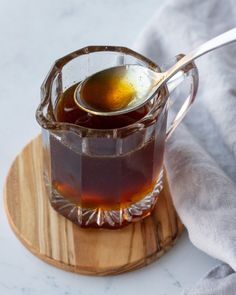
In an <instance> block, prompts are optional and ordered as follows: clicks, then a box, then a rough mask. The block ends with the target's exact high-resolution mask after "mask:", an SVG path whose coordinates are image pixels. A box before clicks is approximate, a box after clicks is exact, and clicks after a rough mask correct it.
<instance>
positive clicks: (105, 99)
mask: <svg viewBox="0 0 236 295" xmlns="http://www.w3.org/2000/svg"><path fill="white" fill-rule="evenodd" d="M234 41H236V28H234V29H231V30H229V31H227V32H225V33H223V34H221V35H219V36H217V37H215V38H213V39H211V40H209V41H207V42H205V43H204V44H202V45H201V46H199V47H198V48H197V49H195V50H193V51H192V52H190V53H189V54H187V55H185V56H184V57H183V58H181V59H180V60H179V61H178V62H177V63H176V64H174V65H173V66H172V67H171V68H170V69H169V70H167V71H166V72H163V73H158V72H155V71H153V70H151V69H148V68H146V67H143V66H141V65H132V64H130V65H124V66H118V67H112V68H108V69H105V70H103V71H100V72H97V73H95V74H93V75H91V76H90V77H88V78H87V79H85V80H84V81H83V82H82V83H80V84H79V85H78V87H77V88H76V90H75V93H74V99H75V102H76V103H77V104H78V105H79V107H80V108H82V109H83V110H85V111H87V112H88V113H92V114H95V115H100V116H115V115H116V116H117V115H120V114H124V113H128V112H131V111H134V110H136V109H138V108H140V107H142V106H143V105H144V104H146V103H147V102H148V101H149V100H150V99H152V97H153V94H154V93H156V92H157V91H158V90H159V89H160V87H162V86H163V85H164V84H165V83H167V82H168V81H169V80H170V79H171V78H172V77H173V76H174V75H175V74H176V73H178V72H179V71H180V70H182V69H183V68H184V67H185V66H186V65H187V64H189V63H191V62H192V61H193V60H195V59H197V58H198V57H200V56H202V55H204V54H206V53H208V52H209V51H212V50H214V49H216V48H219V47H221V46H224V45H227V44H229V43H231V42H234Z"/></svg>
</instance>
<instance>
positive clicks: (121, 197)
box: [51, 85, 165, 210]
mask: <svg viewBox="0 0 236 295" xmlns="http://www.w3.org/2000/svg"><path fill="white" fill-rule="evenodd" d="M76 86H77V85H74V86H72V87H70V88H69V89H67V90H66V91H65V92H64V93H63V95H62V96H61V98H60V99H59V101H58V103H57V106H56V109H55V117H56V120H57V121H59V122H68V123H73V124H77V125H80V126H84V127H88V128H93V129H111V128H121V127H125V126H128V125H130V124H132V123H135V122H137V121H138V120H140V119H141V118H142V117H144V116H145V115H146V114H147V112H148V110H149V109H148V107H146V106H144V107H142V108H140V109H138V110H136V111H134V112H130V113H128V114H125V115H120V116H113V117H101V116H94V115H91V114H88V113H86V112H85V111H83V110H81V109H80V108H79V107H78V106H77V104H76V103H75V101H74V91H75V88H76ZM162 125H163V127H161V128H160V133H161V134H160V144H159V143H158V142H159V141H158V142H157V141H156V139H155V138H152V139H151V140H150V141H148V142H147V143H145V144H143V145H141V146H140V147H139V148H134V149H132V147H133V146H134V147H135V142H136V141H138V140H139V137H140V136H141V134H140V133H137V135H136V134H134V135H133V137H132V138H130V139H129V140H127V142H124V143H123V148H124V149H127V150H128V151H129V152H127V153H124V154H121V155H108V156H105V155H97V154H96V155H95V154H94V155H93V154H86V153H82V152H81V153H80V152H77V151H75V150H74V149H71V148H70V147H69V146H67V145H66V144H63V142H60V141H58V140H57V139H56V137H53V136H52V137H51V151H52V152H51V163H52V183H53V186H54V189H56V190H57V191H58V192H59V193H60V194H61V195H62V196H64V197H66V198H67V199H69V200H70V201H71V202H73V203H74V204H76V205H81V206H83V208H98V207H99V208H103V209H110V210H112V209H119V208H126V207H128V206H129V205H130V204H132V203H135V202H137V201H139V200H141V199H143V198H144V196H146V195H147V194H148V193H149V192H151V191H152V190H153V188H154V186H155V183H156V180H157V177H158V175H159V173H160V170H161V166H162V155H163V148H164V146H163V140H161V138H162V137H163V136H164V134H165V122H164V123H163V124H162ZM77 140H78V142H77V146H79V145H82V139H81V142H80V140H79V139H77ZM161 142H162V143H161ZM93 144H94V148H95V149H96V148H97V147H98V146H100V145H101V142H100V141H99V139H98V140H97V141H96V138H95V139H93ZM109 144H110V143H109V141H108V139H107V142H104V145H106V147H107V146H109Z"/></svg>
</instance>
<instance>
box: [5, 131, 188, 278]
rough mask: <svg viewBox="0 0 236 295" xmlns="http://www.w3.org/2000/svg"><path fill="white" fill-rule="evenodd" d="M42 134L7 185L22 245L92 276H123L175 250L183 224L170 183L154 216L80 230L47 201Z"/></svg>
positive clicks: (17, 163) (27, 149)
mask: <svg viewBox="0 0 236 295" xmlns="http://www.w3.org/2000/svg"><path fill="white" fill-rule="evenodd" d="M42 171H43V167H42V148H41V136H39V137H37V138H36V139H34V140H33V141H31V142H30V143H29V144H28V145H27V146H26V147H25V148H24V149H23V151H22V152H21V153H20V154H19V155H18V156H17V157H16V159H15V161H14V162H13V164H12V166H11V168H10V171H9V174H8V176H7V179H6V183H5V187H4V196H5V210H6V213H7V217H8V220H9V223H10V225H11V227H12V229H13V231H14V232H15V234H16V236H17V237H18V238H19V239H20V241H21V242H22V243H23V244H24V245H25V246H26V248H27V249H29V250H30V251H31V252H32V253H33V254H34V255H36V256H37V257H39V258H40V259H42V260H44V261H45V262H48V263H50V264H52V265H54V266H56V267H59V268H62V269H64V270H67V271H72V272H78V273H82V274H88V275H109V274H118V273H122V272H125V271H129V270H133V269H136V268H139V267H142V266H145V265H147V264H149V263H151V262H152V261H154V260H156V259H157V258H159V257H160V256H162V255H163V254H164V253H165V252H166V251H167V250H168V249H170V248H171V247H172V246H173V245H174V243H175V242H176V240H177V239H178V237H179V236H180V234H181V232H182V231H183V225H182V223H181V221H180V219H179V218H178V216H177V214H176V211H175V209H174V207H173V204H172V201H171V196H170V191H169V188H168V183H167V181H166V176H165V182H164V189H163V190H162V192H161V194H160V197H159V199H158V201H157V205H156V207H155V208H154V210H153V212H152V214H151V215H150V216H149V217H147V218H145V219H144V220H142V221H140V222H136V223H133V224H131V225H129V226H127V227H124V228H122V229H119V230H106V229H99V230H98V229H81V228H79V227H78V226H77V225H75V224H73V223H72V222H71V221H69V220H67V219H66V218H64V217H63V216H61V215H60V214H58V213H57V212H56V211H55V210H54V209H53V208H52V207H51V206H50V203H49V201H48V196H47V192H46V188H45V185H44V181H43V175H42Z"/></svg>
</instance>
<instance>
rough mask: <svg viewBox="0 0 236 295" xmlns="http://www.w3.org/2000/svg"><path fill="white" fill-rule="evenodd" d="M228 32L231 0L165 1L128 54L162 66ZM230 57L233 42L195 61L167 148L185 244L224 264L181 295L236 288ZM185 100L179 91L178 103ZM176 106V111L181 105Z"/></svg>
mask: <svg viewBox="0 0 236 295" xmlns="http://www.w3.org/2000/svg"><path fill="white" fill-rule="evenodd" d="M235 26H236V5H235V1H233V0H232V1H231V0H226V1H218V0H211V1H204V0H199V1H196V0H178V1H176V0H170V1H167V2H164V5H163V6H162V7H160V8H159V9H158V11H157V13H156V14H155V16H154V17H153V18H152V19H151V21H150V22H149V24H148V25H147V27H146V28H145V29H144V30H143V32H142V33H141V35H140V37H139V39H138V40H137V42H136V44H135V49H136V50H138V51H139V52H141V53H143V54H144V55H146V56H147V57H149V58H151V59H152V60H154V61H155V62H157V63H158V64H159V65H161V64H163V63H166V62H167V61H168V60H169V59H170V58H171V57H173V56H176V55H177V54H178V53H187V52H189V51H190V50H191V49H194V48H196V47H197V46H198V45H200V44H202V43H203V42H205V41H207V40H208V39H210V38H212V37H214V36H216V35H218V34H220V33H223V32H224V31H226V30H228V29H231V28H233V27H235ZM235 57H236V43H233V44H230V45H227V46H226V47H223V48H221V49H218V50H216V51H214V52H211V53H209V54H207V55H205V56H203V57H201V58H200V59H199V60H197V61H196V64H197V67H198V69H199V76H200V83H199V91H198V94H197V98H196V101H195V103H194V104H193V107H192V109H191V110H190V112H189V113H188V114H187V116H186V118H185V119H184V121H183V122H182V123H181V124H180V126H178V127H177V129H176V130H175V132H174V134H173V135H172V137H171V138H170V140H168V142H167V146H166V154H165V165H166V168H167V172H168V176H169V180H170V189H171V192H172V195H173V198H174V200H173V201H174V205H175V207H176V209H177V211H178V213H179V215H180V217H181V219H182V221H183V223H184V224H185V226H186V228H187V230H188V233H189V237H190V239H191V241H192V242H193V244H194V245H196V246H197V247H198V248H199V249H201V250H203V251H205V252H206V253H208V254H209V255H211V256H213V257H215V258H217V259H219V260H221V261H223V262H224V263H227V264H228V266H227V265H226V264H223V265H222V266H219V267H217V268H216V269H215V270H213V271H211V272H210V274H209V275H208V276H207V277H206V278H205V280H203V281H202V282H200V283H199V284H198V285H196V289H195V290H193V291H190V293H188V292H187V293H185V294H199V295H201V294H227V295H228V294H236V289H234V290H235V291H234V293H232V292H233V291H232V290H233V289H232V288H233V284H234V288H235V285H236V282H235V281H236V275H235V274H234V273H233V270H234V271H236V74H235V73H236V58H235ZM184 96H186V94H184V93H183V92H182V91H180V93H179V94H178V98H177V100H179V98H180V97H184ZM173 97H174V96H173ZM175 99H176V98H175ZM176 102H177V103H176V106H177V107H178V105H179V104H180V100H179V101H176ZM176 106H175V105H174V106H173V112H174V113H176V112H177V107H176ZM226 269H227V271H225V270H226ZM232 269H233V270H232ZM229 270H230V271H229ZM219 273H220V274H221V278H220V279H219V280H217V284H215V283H214V282H215V281H214V280H216V279H217V277H216V276H218V275H219ZM214 276H215V277H214ZM228 276H230V278H227V279H226V277H228ZM223 277H225V279H224V280H223ZM220 282H223V284H221V283H220ZM199 286H200V287H199ZM214 286H215V290H214ZM208 289H209V290H210V291H209V290H208ZM194 292H195V293H194ZM204 292H205V293H204ZM207 292H208V293H207Z"/></svg>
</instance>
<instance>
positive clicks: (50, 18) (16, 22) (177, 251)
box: [0, 0, 216, 295]
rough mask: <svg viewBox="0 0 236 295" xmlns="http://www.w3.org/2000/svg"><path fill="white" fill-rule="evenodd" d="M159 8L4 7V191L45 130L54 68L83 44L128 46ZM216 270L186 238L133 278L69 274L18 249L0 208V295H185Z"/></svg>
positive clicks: (150, 3)
mask: <svg viewBox="0 0 236 295" xmlns="http://www.w3.org/2000/svg"><path fill="white" fill-rule="evenodd" d="M162 1H163V0H146V1H141V0H137V1H134V0H133V1H130V0H120V1H115V0H111V1H108V0H93V1H85V0H68V1H63V0H50V1H46V0H40V1H27V0H21V1H18V0H12V1H1V4H0V44H1V46H0V56H1V59H0V69H1V73H0V89H1V92H0V93H1V95H0V103H1V110H2V113H1V116H0V120H1V122H0V134H1V145H0V154H1V160H0V161H1V162H0V163H1V169H0V186H1V189H2V187H3V182H4V179H5V176H6V173H7V170H8V168H9V166H10V164H11V162H12V160H13V159H14V157H15V155H16V154H17V153H18V152H19V150H20V149H21V148H22V147H23V145H24V144H26V143H27V142H28V141H29V140H30V139H31V138H32V137H34V136H36V135H37V134H38V133H39V131H40V129H39V126H38V125H37V124H36V122H35V119H34V113H35V109H36V106H37V105H38V102H39V87H40V85H41V82H42V80H43V79H44V77H45V75H46V73H47V71H48V70H49V67H50V65H51V64H52V62H53V61H54V60H55V59H56V58H57V57H60V56H63V55H64V54H66V53H68V52H70V51H73V50H75V49H78V48H80V47H82V46H85V45H91V44H114V45H124V46H131V45H132V44H133V42H134V40H135V38H136V37H137V34H138V32H139V31H140V30H141V29H142V28H143V26H144V25H145V22H146V21H147V20H148V18H149V17H150V16H151V14H152V12H153V10H154V9H155V8H156V7H158V5H160V4H161V2H162ZM131 15H132V17H131ZM215 264H216V261H215V260H213V259H212V258H210V257H209V256H207V255H205V254H204V253H202V252H200V251H198V250H197V249H196V248H195V247H193V246H192V245H191V243H190V242H189V240H188V237H187V234H184V235H183V237H182V238H181V239H180V241H179V242H178V243H177V245H176V246H175V247H174V248H173V249H172V250H171V251H170V252H169V253H167V254H166V255H164V256H163V257H162V258H161V259H160V260H159V261H158V262H156V263H153V264H151V265H149V266H147V267H145V268H143V269H140V270H137V271H134V272H131V273H127V274H123V275H119V276H110V277H88V276H80V275H77V274H72V273H68V272H64V271H62V270H59V269H56V268H54V267H52V266H50V265H47V264H45V263H44V262H42V261H40V260H39V259H38V258H36V257H34V256H33V255H32V254H31V253H29V252H28V251H27V250H26V249H25V248H24V247H23V246H22V245H21V244H20V242H19V241H18V240H17V239H16V238H15V236H14V234H13V233H12V231H11V230H10V227H9V225H8V223H7V220H6V216H5V214H4V212H3V206H0V294H3V295H15V294H16V295H21V294H24V295H28V294H30V295H37V294H40V295H41V294H50V295H66V294H68V295H69V294H70V295H73V294H76V295H94V294H98V295H102V294H112V295H118V294H119V295H120V294H129V295H134V294H135V295H137V294H146V293H149V294H154V292H155V294H158V295H173V294H180V293H181V291H182V290H183V289H184V288H188V287H190V286H192V285H193V284H194V283H195V282H196V281H197V280H198V279H199V278H200V277H202V276H203V275H204V274H205V273H206V272H207V271H208V270H209V268H210V267H211V266H213V265H215Z"/></svg>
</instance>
